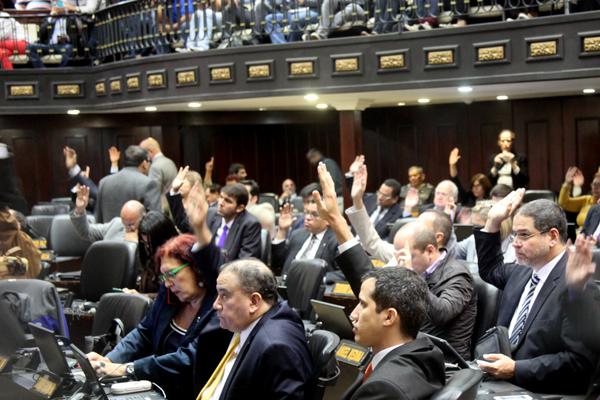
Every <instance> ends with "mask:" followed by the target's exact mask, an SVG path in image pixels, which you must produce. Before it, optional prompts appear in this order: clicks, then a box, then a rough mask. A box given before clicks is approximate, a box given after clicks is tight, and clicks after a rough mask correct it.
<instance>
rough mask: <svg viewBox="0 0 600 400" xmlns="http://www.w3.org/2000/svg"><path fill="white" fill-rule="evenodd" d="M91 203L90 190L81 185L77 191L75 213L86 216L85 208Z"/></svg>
mask: <svg viewBox="0 0 600 400" xmlns="http://www.w3.org/2000/svg"><path fill="white" fill-rule="evenodd" d="M89 202H90V188H89V187H87V186H84V185H79V188H78V189H77V198H76V199H75V212H76V213H77V214H79V215H81V214H85V208H86V207H87V205H88V203H89Z"/></svg>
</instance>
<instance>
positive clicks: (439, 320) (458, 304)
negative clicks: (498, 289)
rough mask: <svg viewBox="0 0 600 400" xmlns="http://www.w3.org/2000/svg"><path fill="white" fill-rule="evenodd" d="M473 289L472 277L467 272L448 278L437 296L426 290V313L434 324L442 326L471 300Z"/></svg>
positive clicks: (461, 310)
mask: <svg viewBox="0 0 600 400" xmlns="http://www.w3.org/2000/svg"><path fill="white" fill-rule="evenodd" d="M474 291H475V289H474V288H473V278H472V277H471V276H470V275H469V274H467V273H465V274H460V275H456V276H453V277H452V278H450V279H449V280H448V281H447V282H446V283H445V284H444V290H443V291H442V293H441V294H440V296H439V297H438V296H436V295H435V294H433V293H432V292H431V291H428V292H427V296H428V298H429V310H428V311H429V312H428V314H429V318H430V319H431V322H432V323H433V324H434V325H436V326H443V325H445V324H446V323H447V322H448V321H451V320H452V319H454V318H455V317H457V316H458V315H459V314H461V313H462V312H463V311H464V310H465V307H466V306H467V305H468V304H469V302H470V301H471V298H472V297H473V292H474Z"/></svg>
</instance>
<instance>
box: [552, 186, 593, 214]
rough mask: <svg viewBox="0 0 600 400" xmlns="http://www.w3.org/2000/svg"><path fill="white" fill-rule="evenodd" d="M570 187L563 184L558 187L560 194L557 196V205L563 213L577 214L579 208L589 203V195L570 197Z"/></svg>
mask: <svg viewBox="0 0 600 400" xmlns="http://www.w3.org/2000/svg"><path fill="white" fill-rule="evenodd" d="M570 191H571V186H569V185H565V184H563V185H562V186H561V187H560V193H559V194H558V205H559V206H561V207H562V208H564V209H565V211H570V212H579V210H581V208H582V207H583V206H584V205H586V204H587V203H588V202H589V198H590V196H589V195H583V196H577V197H571V195H570V193H569V192H570Z"/></svg>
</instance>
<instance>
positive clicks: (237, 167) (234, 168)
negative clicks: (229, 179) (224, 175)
mask: <svg viewBox="0 0 600 400" xmlns="http://www.w3.org/2000/svg"><path fill="white" fill-rule="evenodd" d="M240 169H246V167H245V166H244V164H240V163H233V164H231V165H230V166H229V174H230V175H236V174H237V173H238V172H239V171H240Z"/></svg>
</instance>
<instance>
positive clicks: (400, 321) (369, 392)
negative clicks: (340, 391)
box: [343, 268, 446, 400]
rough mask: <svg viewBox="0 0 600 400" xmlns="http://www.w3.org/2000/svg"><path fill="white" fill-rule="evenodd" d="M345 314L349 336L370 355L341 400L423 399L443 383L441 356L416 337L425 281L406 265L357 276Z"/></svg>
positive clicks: (422, 313) (424, 300)
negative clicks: (349, 310)
mask: <svg viewBox="0 0 600 400" xmlns="http://www.w3.org/2000/svg"><path fill="white" fill-rule="evenodd" d="M358 299H359V303H358V305H357V306H356V308H354V311H352V314H351V315H350V318H351V319H352V322H353V325H354V332H355V333H354V340H355V341H356V342H357V343H359V344H361V345H363V346H366V347H371V348H372V349H373V354H374V355H373V359H372V360H371V363H369V365H368V366H367V369H366V370H365V372H364V374H362V376H361V375H359V379H357V380H356V382H355V383H354V385H352V386H351V387H350V388H349V389H348V391H347V392H346V393H345V394H344V396H343V398H344V399H351V400H360V399H373V398H375V397H377V398H386V399H388V398H389V399H392V398H394V399H411V400H418V399H429V398H430V397H431V395H432V394H434V393H435V392H437V391H438V390H440V389H441V388H442V386H443V385H444V382H445V378H446V377H445V373H444V355H443V353H442V352H441V351H440V350H439V349H438V348H437V347H435V346H434V344H433V343H432V342H431V341H430V340H429V339H428V338H426V337H423V338H417V333H418V332H419V328H420V326H421V323H422V322H423V321H424V320H425V315H426V311H427V285H425V283H424V282H423V280H422V279H421V278H419V276H418V275H417V274H416V273H414V272H413V271H410V270H408V269H406V268H383V269H379V270H374V271H372V272H369V273H368V274H366V275H365V276H364V277H363V279H362V285H361V288H360V294H359V295H358Z"/></svg>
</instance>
